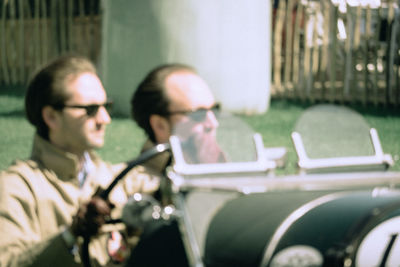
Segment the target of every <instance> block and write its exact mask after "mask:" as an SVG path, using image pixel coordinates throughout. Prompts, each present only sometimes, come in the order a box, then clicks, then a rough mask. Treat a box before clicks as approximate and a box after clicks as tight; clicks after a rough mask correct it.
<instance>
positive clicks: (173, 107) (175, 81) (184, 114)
mask: <svg viewBox="0 0 400 267" xmlns="http://www.w3.org/2000/svg"><path fill="white" fill-rule="evenodd" d="M166 88H167V95H168V97H169V99H170V106H169V113H170V114H171V115H170V116H169V120H170V123H171V134H176V135H178V136H179V138H180V140H181V142H182V143H183V145H186V146H189V147H191V149H195V150H196V153H197V157H198V159H197V160H196V161H199V162H204V161H205V159H207V162H208V161H211V162H215V161H216V159H214V158H218V157H219V153H220V152H221V151H220V149H219V146H218V144H217V142H216V129H217V127H218V125H219V124H218V120H217V118H216V116H215V114H214V113H213V112H212V111H211V110H210V109H211V108H212V107H213V106H215V99H214V96H213V94H212V93H211V90H210V88H209V87H208V85H207V84H206V83H205V82H204V80H203V79H201V78H200V77H199V76H198V75H196V74H193V73H190V72H177V73H174V74H172V75H170V76H169V77H168V78H167V79H166ZM200 110H201V111H200ZM191 111H193V112H191ZM196 111H199V113H200V112H201V113H202V115H203V116H196V115H199V113H196ZM194 116H196V118H194Z"/></svg>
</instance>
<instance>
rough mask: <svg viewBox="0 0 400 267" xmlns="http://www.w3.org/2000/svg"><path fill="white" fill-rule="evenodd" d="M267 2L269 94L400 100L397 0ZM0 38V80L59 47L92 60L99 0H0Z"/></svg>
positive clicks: (11, 78) (19, 78)
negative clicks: (270, 16) (269, 19)
mask: <svg viewBox="0 0 400 267" xmlns="http://www.w3.org/2000/svg"><path fill="white" fill-rule="evenodd" d="M271 2H274V4H273V5H274V8H273V10H274V14H273V24H272V25H273V26H272V27H273V29H272V32H273V34H272V50H273V51H272V89H271V96H272V97H275V98H287V99H300V100H308V101H329V102H342V103H354V102H360V103H363V104H371V103H372V104H375V105H380V104H383V105H387V106H396V107H398V106H400V67H399V65H400V48H399V46H400V12H399V6H398V5H399V1H398V0H391V1H382V3H381V5H379V6H377V7H373V6H371V5H365V6H363V5H356V6H350V5H349V4H347V3H346V2H347V1H345V0H321V1H316V0H279V1H277V0H275V1H271ZM351 2H352V3H355V2H357V1H355V0H353V1H351ZM358 2H366V1H361V0H359V1H358ZM369 2H373V1H369ZM375 2H376V1H375ZM334 3H335V4H334ZM0 38H1V39H0V85H2V84H3V85H4V84H5V85H14V84H25V83H26V82H27V80H28V79H29V77H30V75H31V74H32V72H34V71H35V70H36V69H37V68H38V66H40V65H42V64H43V63H44V62H46V61H47V60H48V59H50V58H53V57H55V56H58V55H60V54H63V53H65V52H77V53H80V54H83V55H85V56H87V57H89V58H90V59H92V60H93V61H94V62H97V60H98V58H99V54H100V47H101V8H100V0H68V1H64V0H0Z"/></svg>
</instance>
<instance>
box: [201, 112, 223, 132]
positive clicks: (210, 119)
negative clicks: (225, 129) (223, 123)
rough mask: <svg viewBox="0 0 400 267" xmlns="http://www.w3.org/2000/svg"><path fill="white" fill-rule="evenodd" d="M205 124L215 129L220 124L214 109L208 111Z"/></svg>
mask: <svg viewBox="0 0 400 267" xmlns="http://www.w3.org/2000/svg"><path fill="white" fill-rule="evenodd" d="M204 125H205V127H207V128H209V129H214V128H217V127H218V126H219V122H218V119H217V117H216V116H215V113H214V112H213V111H211V110H209V111H207V114H206V119H205V120H204Z"/></svg>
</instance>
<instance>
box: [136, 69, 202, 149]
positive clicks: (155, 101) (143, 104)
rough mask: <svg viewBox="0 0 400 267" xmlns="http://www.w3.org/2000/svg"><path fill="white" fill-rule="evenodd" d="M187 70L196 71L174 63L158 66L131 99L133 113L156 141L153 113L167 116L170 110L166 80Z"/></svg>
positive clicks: (140, 125) (137, 121)
mask: <svg viewBox="0 0 400 267" xmlns="http://www.w3.org/2000/svg"><path fill="white" fill-rule="evenodd" d="M180 71H187V72H191V73H196V70H195V69H194V68H192V67H190V66H188V65H184V64H179V63H172V64H165V65H161V66H159V67H156V68H155V69H153V70H152V71H150V73H149V74H147V76H146V77H145V78H144V80H143V81H142V82H141V83H140V84H139V86H138V87H137V89H136V91H135V93H134V94H133V96H132V99H131V115H132V118H133V119H134V120H135V121H136V123H137V124H138V125H139V127H141V128H142V129H143V130H144V131H145V133H146V134H147V136H148V137H149V138H150V140H151V141H153V142H156V140H155V135H154V132H153V129H152V128H151V125H150V116H151V115H153V114H157V115H161V116H166V114H168V111H169V106H170V99H169V98H168V96H167V93H166V91H167V90H166V86H165V80H166V79H167V77H168V76H169V75H171V74H173V73H176V72H180Z"/></svg>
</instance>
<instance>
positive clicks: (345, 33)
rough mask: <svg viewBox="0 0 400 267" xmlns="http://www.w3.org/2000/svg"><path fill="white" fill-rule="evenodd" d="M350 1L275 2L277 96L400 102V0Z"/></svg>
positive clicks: (274, 65)
mask: <svg viewBox="0 0 400 267" xmlns="http://www.w3.org/2000/svg"><path fill="white" fill-rule="evenodd" d="M333 2H336V4H333ZM346 2H347V1H344V0H343V1H340V0H336V1H333V0H332V1H331V0H321V1H296V0H287V1H283V0H280V1H279V3H278V4H277V6H275V8H274V19H273V51H272V57H273V73H272V77H273V78H272V80H273V81H272V84H273V88H272V92H271V95H272V96H273V97H280V98H290V99H302V100H308V101H328V102H341V103H354V102H356V103H357V102H358V103H363V104H371V103H372V104H375V105H378V104H383V105H390V106H396V107H397V106H399V104H400V68H399V65H400V48H399V47H400V12H399V6H398V3H399V2H398V1H397V0H395V1H394V0H393V1H383V2H382V3H381V4H380V5H379V6H376V7H373V6H371V5H365V6H363V5H361V4H359V5H355V6H350V5H349V4H347V3H346ZM349 2H350V1H349ZM351 2H352V3H355V2H357V1H351ZM358 2H361V3H362V2H364V3H365V2H367V1H358ZM369 2H373V1H369ZM375 2H376V1H375Z"/></svg>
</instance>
